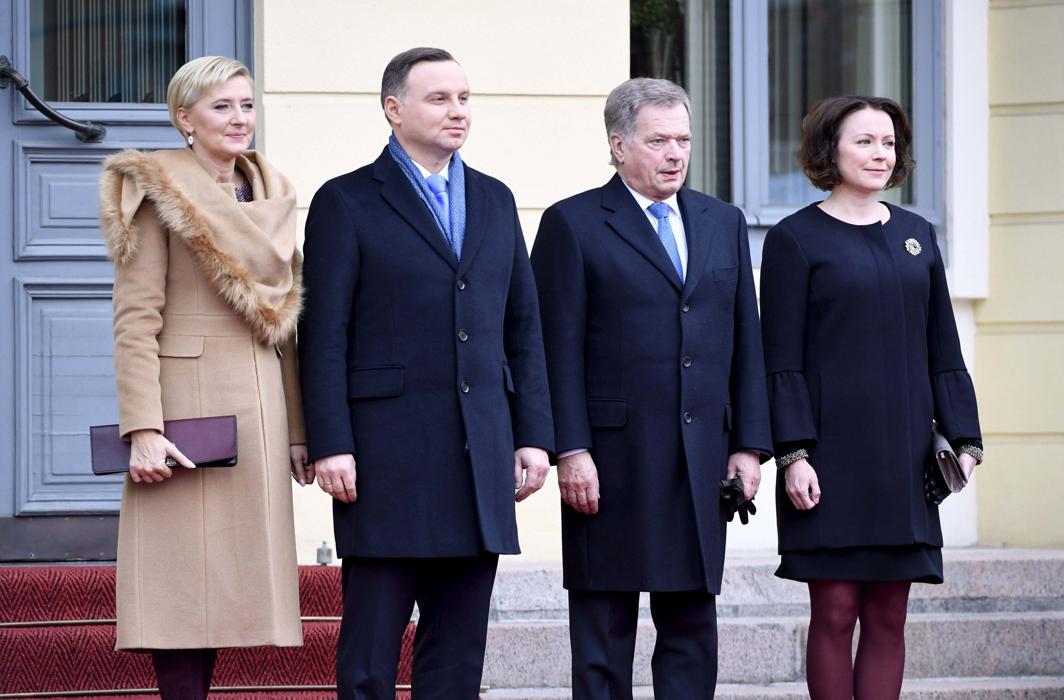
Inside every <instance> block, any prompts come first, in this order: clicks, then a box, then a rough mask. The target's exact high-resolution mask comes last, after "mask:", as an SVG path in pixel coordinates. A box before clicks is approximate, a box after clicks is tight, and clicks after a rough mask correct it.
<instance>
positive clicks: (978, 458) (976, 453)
mask: <svg viewBox="0 0 1064 700" xmlns="http://www.w3.org/2000/svg"><path fill="white" fill-rule="evenodd" d="M960 451H961V452H964V453H966V454H970V455H971V456H972V457H975V463H976V464H982V463H983V450H982V448H980V447H976V446H975V445H961V449H960Z"/></svg>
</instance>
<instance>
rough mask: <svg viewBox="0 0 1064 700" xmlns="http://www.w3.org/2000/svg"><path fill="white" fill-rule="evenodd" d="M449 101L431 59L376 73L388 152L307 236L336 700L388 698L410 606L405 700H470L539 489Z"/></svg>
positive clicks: (543, 418)
mask: <svg viewBox="0 0 1064 700" xmlns="http://www.w3.org/2000/svg"><path fill="white" fill-rule="evenodd" d="M468 99H469V86H468V83H467V82H466V77H465V73H464V71H463V70H462V68H461V66H460V65H459V64H458V63H456V62H455V61H454V59H453V58H452V57H451V56H450V54H448V53H447V52H445V51H442V50H439V49H424V48H420V49H411V50H410V51H407V52H404V53H402V54H399V55H398V56H396V57H395V58H394V59H392V61H391V63H389V65H388V67H387V68H386V70H385V73H384V79H383V85H382V90H381V102H382V105H383V107H384V112H385V116H386V117H387V119H388V121H389V123H390V124H391V127H392V137H391V139H390V140H389V144H388V146H387V147H386V148H385V149H384V152H383V153H381V155H380V157H379V158H377V160H376V161H375V162H374V163H372V164H370V165H367V166H365V167H363V168H360V169H358V170H356V171H354V172H351V173H348V174H346V175H342V176H340V177H337V178H335V179H333V180H330V181H328V182H327V183H325V184H324V185H323V186H322V187H321V189H320V190H318V192H317V194H316V195H315V196H314V200H313V202H312V203H311V206H310V214H309V217H308V220H307V228H306V234H307V235H306V245H305V256H306V260H305V265H304V268H303V269H304V276H305V282H304V288H305V289H306V307H305V311H304V315H303V320H302V322H301V324H300V328H299V341H300V343H299V346H300V350H299V353H300V355H299V359H300V373H301V378H302V387H303V396H304V401H305V417H306V427H307V444H308V449H309V452H310V459H312V460H314V466H315V471H316V473H317V478H318V482H319V485H320V486H321V488H322V489H324V490H325V491H326V492H328V493H329V494H331V495H332V496H333V497H334V499H335V500H334V502H333V521H334V527H335V532H336V544H337V550H338V553H339V555H340V556H341V557H342V558H343V582H344V616H343V621H342V623H341V626H340V637H339V644H338V649H337V685H338V690H339V697H340V698H359V699H360V700H361V699H362V698H389V700H390V699H392V698H394V697H395V687H394V684H395V675H396V665H397V662H398V660H399V651H400V644H401V640H402V635H403V631H404V629H405V627H406V624H407V622H408V620H409V619H410V615H411V612H412V609H413V605H414V602H415V601H416V602H417V604H418V608H419V611H420V619H419V622H418V626H417V635H416V637H415V641H414V669H413V685H414V693H415V697H418V698H440V699H441V700H444V699H446V700H453V699H454V698H475V697H477V694H478V689H479V685H480V679H481V669H482V665H483V660H484V646H485V640H486V634H487V622H488V605H489V600H490V597H491V589H492V584H493V582H494V577H495V569H496V565H497V563H498V555H499V554H512V553H517V552H518V551H519V549H518V541H517V526H516V522H515V515H514V500H515V491H516V500H518V501H520V500H522V499H523V498H525V497H526V496H528V495H529V494H530V493H532V492H534V491H535V490H537V489H538V488H539V487H540V486H541V485H542V484H543V480H544V478H545V476H546V473H547V471H548V470H549V463H548V457H547V451H548V450H550V449H552V445H553V426H552V422H551V415H550V400H549V397H548V393H547V377H546V368H545V365H544V357H543V341H542V334H541V331H540V320H539V309H538V303H537V298H536V291H535V284H534V281H533V277H532V270H531V267H530V266H529V261H528V253H527V251H526V248H525V244H524V239H523V237H522V234H521V227H520V225H519V224H518V219H517V209H516V207H515V204H514V199H513V195H512V194H511V193H510V191H509V189H507V188H506V186H505V185H503V184H502V183H501V182H499V181H498V180H495V179H493V178H491V177H488V176H487V175H484V174H483V173H479V172H477V171H475V170H473V169H472V168H469V167H466V166H465V165H464V164H463V163H462V160H461V156H460V155H459V153H458V149H459V148H460V147H461V146H462V144H463V143H464V142H465V139H466V134H467V133H468V130H469V124H470V111H469V104H468ZM333 126H334V127H335V126H337V125H333ZM356 465H357V468H356Z"/></svg>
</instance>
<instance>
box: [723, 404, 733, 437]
mask: <svg viewBox="0 0 1064 700" xmlns="http://www.w3.org/2000/svg"><path fill="white" fill-rule="evenodd" d="M724 432H726V433H730V432H731V404H730V403H726V404H724Z"/></svg>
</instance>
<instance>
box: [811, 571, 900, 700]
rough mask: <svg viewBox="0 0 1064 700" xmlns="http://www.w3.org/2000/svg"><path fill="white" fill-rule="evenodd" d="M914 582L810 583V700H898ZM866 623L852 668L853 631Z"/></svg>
mask: <svg viewBox="0 0 1064 700" xmlns="http://www.w3.org/2000/svg"><path fill="white" fill-rule="evenodd" d="M910 583H911V582H910V581H884V582H861V581H810V582H809V604H810V608H811V610H812V616H811V618H810V620H809V643H808V648H807V650H806V661H805V675H806V679H807V682H808V683H809V697H810V698H811V700H851V698H852V699H854V700H897V699H898V696H899V695H900V694H901V681H902V672H903V670H904V668H905V613H906V607H907V604H908V601H909V585H910ZM858 619H859V620H860V621H861V639H860V641H859V642H858V644H857V657H856V658H855V659H853V661H852V663H851V658H852V657H851V656H850V652H851V650H852V648H853V629H854V625H855V623H856V622H857V620H858Z"/></svg>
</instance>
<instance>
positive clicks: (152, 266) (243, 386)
mask: <svg viewBox="0 0 1064 700" xmlns="http://www.w3.org/2000/svg"><path fill="white" fill-rule="evenodd" d="M237 167H239V168H240V169H241V171H242V172H243V173H244V174H245V175H246V176H247V178H248V179H249V180H250V182H251V185H252V190H253V192H254V201H252V202H247V203H238V202H237V201H236V198H235V195H234V193H233V189H232V187H231V186H227V185H222V184H219V183H217V182H216V181H215V180H214V179H213V178H212V176H210V175H209V174H208V173H207V171H206V170H204V169H203V168H202V166H200V165H199V163H198V162H197V161H196V159H195V157H194V156H193V155H192V154H191V153H190V152H188V151H158V152H155V153H141V152H137V151H124V152H121V153H118V154H115V155H114V156H111V157H110V158H108V159H107V161H106V162H105V163H104V172H103V175H102V178H101V192H100V197H101V207H100V212H101V227H102V230H103V233H104V235H105V237H106V239H107V244H108V248H109V250H110V253H111V255H112V257H113V258H114V260H115V284H114V314H115V315H114V335H115V345H114V360H115V375H116V382H117V387H118V404H119V420H120V432H121V433H122V435H123V437H128V436H129V434H130V433H131V432H132V431H134V430H139V429H144V428H155V429H157V430H162V428H163V420H171V419H175V418H196V417H203V416H216V415H229V414H235V415H236V417H237V437H238V456H237V464H236V466H235V467H232V468H203V469H196V470H188V469H184V468H181V467H177V468H175V469H174V470H173V477H171V478H170V479H167V480H165V481H163V482H160V483H154V484H146V483H139V484H138V483H134V482H133V481H132V479H130V478H128V477H127V478H126V482H125V486H124V490H123V493H122V509H121V514H120V518H119V531H118V570H117V585H116V588H117V590H116V599H117V600H116V602H117V612H118V633H117V643H116V648H118V649H180V648H204V647H209V648H219V647H234V646H256V645H277V646H298V645H300V644H302V632H301V624H300V616H299V592H298V574H297V569H296V555H295V537H294V529H293V520H292V493H291V485H290V483H289V479H290V477H289V473H290V466H289V465H290V461H289V445H290V444H300V443H303V442H305V440H304V438H303V419H302V408H301V405H300V394H299V384H298V368H297V367H296V355H295V343H294V334H295V328H296V322H297V319H298V316H299V311H300V304H301V299H300V295H301V283H300V265H301V263H300V258H299V255H298V252H297V251H296V248H295V243H296V240H295V238H296V223H295V195H294V192H293V190H292V187H291V185H290V184H289V183H288V181H287V180H286V179H285V178H284V176H282V175H280V174H279V173H277V172H276V171H274V170H273V169H272V168H271V167H270V166H269V164H268V163H267V162H266V161H265V160H264V159H263V158H262V156H261V155H259V154H256V153H254V152H248V153H247V154H245V155H243V156H241V157H240V158H239V160H238V162H237Z"/></svg>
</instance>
